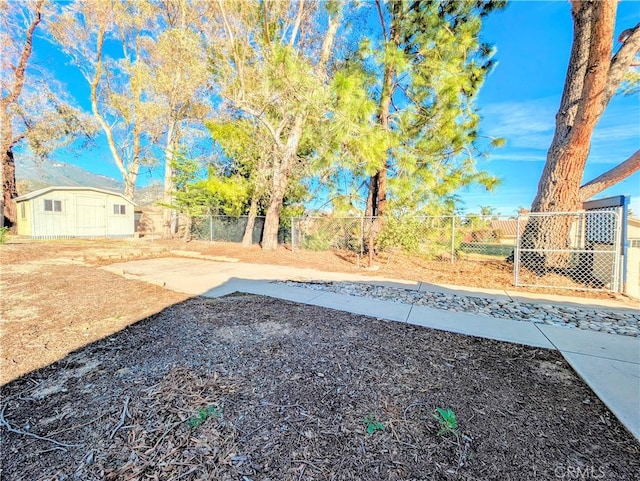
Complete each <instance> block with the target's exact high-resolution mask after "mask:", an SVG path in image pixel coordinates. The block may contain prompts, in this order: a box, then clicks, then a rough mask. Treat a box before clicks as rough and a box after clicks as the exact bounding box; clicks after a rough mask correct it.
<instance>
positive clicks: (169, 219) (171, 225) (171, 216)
mask: <svg viewBox="0 0 640 481" xmlns="http://www.w3.org/2000/svg"><path fill="white" fill-rule="evenodd" d="M173 133H174V126H173V123H172V124H171V125H170V126H169V129H168V131H167V144H166V146H165V149H164V190H163V194H162V202H163V203H164V204H165V205H164V207H163V208H162V227H163V231H164V232H163V235H164V237H166V238H170V237H172V236H173V234H175V232H176V230H175V229H176V227H177V226H176V222H175V219H176V217H177V214H176V211H175V209H172V208H171V207H168V206H170V205H173V201H174V199H173V191H174V185H173V167H172V166H171V164H172V163H173V153H174V151H175V143H174V134H173Z"/></svg>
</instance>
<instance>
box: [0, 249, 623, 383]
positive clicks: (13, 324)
mask: <svg viewBox="0 0 640 481" xmlns="http://www.w3.org/2000/svg"><path fill="white" fill-rule="evenodd" d="M175 250H181V251H184V250H190V251H196V252H200V253H203V254H206V255H214V256H221V257H228V258H234V259H239V260H241V261H244V262H252V263H263V264H277V265H288V266H294V267H309V268H315V269H319V270H322V271H334V272H336V271H337V272H356V273H358V274H361V275H372V276H373V275H376V276H385V277H391V278H397V279H409V280H419V281H423V282H433V283H443V284H454V285H456V284H457V285H461V286H475V287H484V288H496V289H505V288H508V289H510V290H516V289H514V288H513V286H511V282H512V271H511V269H512V266H511V265H510V264H508V263H506V262H500V261H489V262H471V261H459V262H456V263H455V264H451V263H449V262H434V261H431V262H430V261H425V260H423V259H419V258H415V257H409V256H403V255H400V254H394V255H392V256H391V257H390V258H387V257H384V256H381V257H380V258H379V259H378V262H377V266H378V269H377V270H368V269H365V268H363V267H359V266H358V259H356V258H354V257H353V256H352V255H351V254H348V253H340V252H338V253H334V252H313V251H296V252H291V251H290V250H288V249H286V248H284V247H282V248H280V249H278V250H276V251H273V252H265V251H262V250H261V249H260V248H259V247H258V246H253V247H250V248H242V247H241V246H239V245H238V244H232V243H221V242H216V243H213V244H212V243H209V242H189V243H187V244H185V243H184V242H182V241H158V240H155V241H150V240H147V239H132V240H55V241H28V240H19V239H17V238H12V239H11V240H10V242H9V243H7V244H4V245H0V292H1V293H2V296H0V335H1V341H0V354H1V355H0V383H6V382H8V381H10V380H12V379H15V378H16V377H18V376H20V375H23V374H25V373H28V372H30V371H32V370H33V369H36V368H39V367H44V366H46V365H48V364H50V363H52V362H54V361H56V360H58V359H61V358H62V357H63V356H65V355H66V354H68V353H69V352H71V351H73V350H74V349H77V348H79V347H82V346H84V345H86V344H88V343H90V342H93V341H95V340H97V339H101V338H102V337H104V336H106V335H109V334H112V333H114V332H117V331H119V330H120V329H122V328H123V327H125V326H127V325H129V324H131V323H132V322H136V321H138V320H140V319H143V318H145V317H147V316H149V315H151V314H153V313H155V312H158V311H160V310H162V309H163V308H165V307H167V306H170V305H172V304H174V303H176V302H179V301H181V300H184V299H185V296H184V295H182V294H178V293H174V292H171V291H167V290H164V289H162V288H161V287H158V286H154V285H149V284H147V283H144V282H139V281H136V280H131V279H124V278H122V277H121V276H118V275H115V274H112V273H109V272H105V271H104V270H102V269H99V267H100V266H103V265H106V264H110V263H114V262H121V261H123V260H127V259H140V258H147V257H157V256H169V255H171V251H175ZM521 290H524V289H521ZM546 292H551V291H548V290H547V291H546ZM555 293H559V294H563V293H564V294H566V295H570V296H591V297H594V296H595V297H609V298H610V297H613V296H612V295H611V294H606V293H596V292H580V291H565V292H562V291H556V292H555Z"/></svg>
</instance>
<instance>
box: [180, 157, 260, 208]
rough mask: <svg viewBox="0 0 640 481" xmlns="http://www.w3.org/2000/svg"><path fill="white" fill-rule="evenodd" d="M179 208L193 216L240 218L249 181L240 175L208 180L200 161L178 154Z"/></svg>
mask: <svg viewBox="0 0 640 481" xmlns="http://www.w3.org/2000/svg"><path fill="white" fill-rule="evenodd" d="M172 168H173V173H174V178H173V182H174V185H175V192H174V205H171V206H168V207H171V208H175V209H177V210H178V211H180V212H183V213H185V214H187V215H189V216H191V217H198V216H202V215H204V214H214V215H218V214H223V215H230V216H239V215H241V214H242V213H243V212H244V211H245V209H246V205H247V202H248V198H249V186H248V181H247V179H245V178H244V177H242V176H239V175H230V176H218V175H215V174H214V173H213V172H211V170H209V172H208V173H207V177H204V175H205V174H204V172H203V169H202V166H201V164H200V162H198V161H196V160H193V159H188V158H186V157H185V156H184V155H177V156H176V160H175V161H174V162H173V163H172Z"/></svg>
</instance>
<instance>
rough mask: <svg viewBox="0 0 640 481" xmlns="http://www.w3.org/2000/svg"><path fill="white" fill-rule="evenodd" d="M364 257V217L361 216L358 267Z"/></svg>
mask: <svg viewBox="0 0 640 481" xmlns="http://www.w3.org/2000/svg"><path fill="white" fill-rule="evenodd" d="M363 257H364V216H360V259H358V267H360V261H361V260H362V258H363Z"/></svg>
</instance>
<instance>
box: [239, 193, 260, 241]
mask: <svg viewBox="0 0 640 481" xmlns="http://www.w3.org/2000/svg"><path fill="white" fill-rule="evenodd" d="M257 216H258V193H257V192H256V191H255V190H254V192H253V194H252V195H251V204H250V205H249V215H248V216H247V225H246V226H245V228H244V235H243V236H242V247H250V246H251V245H253V228H254V227H255V225H256V217H257Z"/></svg>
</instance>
